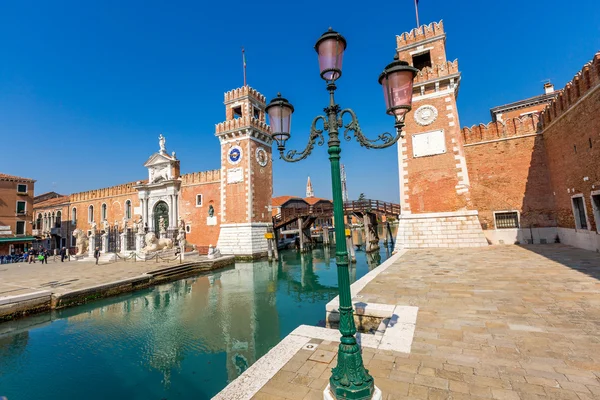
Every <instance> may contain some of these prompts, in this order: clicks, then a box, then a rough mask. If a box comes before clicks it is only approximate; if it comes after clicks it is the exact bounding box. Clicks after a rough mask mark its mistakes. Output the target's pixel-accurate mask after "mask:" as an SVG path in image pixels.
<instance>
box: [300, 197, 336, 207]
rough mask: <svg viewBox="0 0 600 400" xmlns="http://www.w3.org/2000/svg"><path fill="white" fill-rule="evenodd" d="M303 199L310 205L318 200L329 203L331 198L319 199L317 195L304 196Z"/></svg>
mask: <svg viewBox="0 0 600 400" xmlns="http://www.w3.org/2000/svg"><path fill="white" fill-rule="evenodd" d="M304 201H305V202H307V203H308V204H310V205H311V206H312V205H315V204H317V203H318V202H320V201H326V202H328V203H331V200H329V199H321V198H319V197H305V198H304Z"/></svg>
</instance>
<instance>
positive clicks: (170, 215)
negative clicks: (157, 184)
mask: <svg viewBox="0 0 600 400" xmlns="http://www.w3.org/2000/svg"><path fill="white" fill-rule="evenodd" d="M173 197H174V196H173V195H172V194H170V195H169V228H172V227H173V226H174V224H173V222H174V221H173V219H174V216H175V212H174V208H175V206H174V205H173V203H174V201H173Z"/></svg>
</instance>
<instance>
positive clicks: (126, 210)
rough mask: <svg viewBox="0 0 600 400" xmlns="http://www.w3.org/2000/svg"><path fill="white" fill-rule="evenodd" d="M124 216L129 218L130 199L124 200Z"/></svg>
mask: <svg viewBox="0 0 600 400" xmlns="http://www.w3.org/2000/svg"><path fill="white" fill-rule="evenodd" d="M125 218H127V219H131V200H127V201H126V202H125Z"/></svg>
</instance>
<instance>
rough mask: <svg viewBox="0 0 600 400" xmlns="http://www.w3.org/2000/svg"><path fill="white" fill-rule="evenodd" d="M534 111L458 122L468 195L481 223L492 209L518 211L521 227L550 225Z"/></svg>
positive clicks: (487, 225)
mask: <svg viewBox="0 0 600 400" xmlns="http://www.w3.org/2000/svg"><path fill="white" fill-rule="evenodd" d="M537 122H538V117H537V116H527V117H523V118H521V119H516V120H509V121H507V122H506V124H502V123H499V122H497V123H490V124H488V125H487V126H486V125H479V126H473V127H471V128H463V137H464V142H465V147H464V149H465V155H466V158H467V167H468V169H469V178H470V183H471V199H472V201H473V205H474V207H475V209H477V210H478V211H479V221H480V222H481V224H482V226H483V228H484V229H494V215H493V212H494V211H518V212H519V214H520V225H521V226H522V227H524V228H525V227H529V226H535V227H547V226H555V222H554V218H553V213H552V210H553V206H554V205H553V199H552V196H551V194H552V193H551V190H550V180H549V176H548V168H547V164H546V154H545V149H544V142H543V140H542V136H541V135H540V134H537Z"/></svg>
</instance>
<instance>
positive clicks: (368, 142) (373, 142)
mask: <svg viewBox="0 0 600 400" xmlns="http://www.w3.org/2000/svg"><path fill="white" fill-rule="evenodd" d="M344 114H350V117H351V118H352V119H351V121H350V122H349V123H347V124H346V125H344V122H343V117H344ZM338 125H339V126H340V127H344V128H346V129H345V130H344V138H345V139H346V140H351V139H352V135H350V132H351V131H352V132H354V137H356V140H357V141H358V143H359V144H360V145H361V146H363V147H366V148H368V149H385V148H386V147H390V146H392V145H394V144H395V143H396V142H397V141H398V140H399V139H400V138H401V137H403V134H402V128H403V127H404V122H402V121H398V122H396V125H395V126H396V135H392V134H391V133H389V132H384V133H382V134H381V135H379V136H377V138H375V139H369V138H367V137H366V136H365V135H364V134H363V133H362V130H361V129H360V125H359V124H358V118H356V114H355V113H354V111H353V110H352V109H350V108H346V109H343V110H342V111H341V112H340V118H339V121H338Z"/></svg>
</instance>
